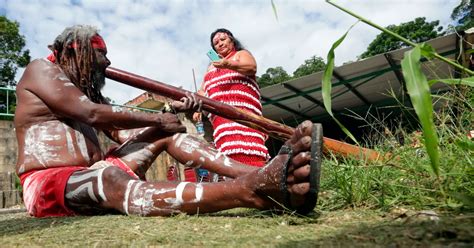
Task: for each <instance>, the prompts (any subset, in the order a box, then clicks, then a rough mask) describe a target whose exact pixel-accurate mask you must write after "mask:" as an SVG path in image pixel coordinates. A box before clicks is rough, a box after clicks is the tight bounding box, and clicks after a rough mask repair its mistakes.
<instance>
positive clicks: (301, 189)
mask: <svg viewBox="0 0 474 248" xmlns="http://www.w3.org/2000/svg"><path fill="white" fill-rule="evenodd" d="M309 188H310V186H309V183H308V182H306V183H297V184H293V185H291V187H289V191H290V193H292V194H295V195H301V196H302V195H304V194H306V193H308V192H309Z"/></svg>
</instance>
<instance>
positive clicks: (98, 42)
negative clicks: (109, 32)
mask: <svg viewBox="0 0 474 248" xmlns="http://www.w3.org/2000/svg"><path fill="white" fill-rule="evenodd" d="M91 45H92V48H102V49H107V46H106V45H105V41H104V39H102V37H100V35H94V36H92V38H91ZM70 47H71V48H77V47H78V46H77V43H76V42H75V41H74V42H73V43H72V44H71V46H70ZM56 53H57V51H56V50H54V52H53V53H51V54H50V55H48V57H47V59H48V60H49V61H51V62H53V63H55V62H56Z"/></svg>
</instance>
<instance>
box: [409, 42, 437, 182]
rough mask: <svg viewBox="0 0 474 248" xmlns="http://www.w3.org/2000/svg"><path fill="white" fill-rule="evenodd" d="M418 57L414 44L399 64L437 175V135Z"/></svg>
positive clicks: (419, 50) (419, 56)
mask: <svg viewBox="0 0 474 248" xmlns="http://www.w3.org/2000/svg"><path fill="white" fill-rule="evenodd" d="M420 58H421V49H420V47H419V46H415V48H413V49H412V50H410V51H407V52H405V56H404V58H403V60H402V63H401V65H402V70H403V77H404V79H405V81H406V86H407V90H408V95H409V96H410V99H411V102H412V104H413V107H414V109H415V112H416V115H417V116H418V119H419V120H420V123H421V127H422V129H423V137H424V143H425V147H426V152H427V153H428V156H429V157H430V160H431V167H432V169H433V172H434V173H435V174H436V175H437V176H439V151H438V135H437V133H436V129H435V125H434V122H433V106H432V101H431V92H430V87H429V85H428V81H427V80H426V76H425V75H424V74H423V73H422V71H421V66H420Z"/></svg>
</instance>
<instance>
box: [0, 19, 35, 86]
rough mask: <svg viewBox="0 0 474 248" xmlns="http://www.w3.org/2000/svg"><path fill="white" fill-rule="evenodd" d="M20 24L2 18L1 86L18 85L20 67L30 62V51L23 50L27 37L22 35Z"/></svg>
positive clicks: (0, 34)
mask: <svg viewBox="0 0 474 248" xmlns="http://www.w3.org/2000/svg"><path fill="white" fill-rule="evenodd" d="M19 26H20V25H19V24H18V22H16V21H10V20H8V19H7V18H6V17H5V16H0V86H6V85H16V82H15V74H16V71H17V69H18V67H25V66H26V65H27V64H28V63H29V62H30V51H29V50H28V49H27V50H23V48H24V47H25V37H24V36H23V35H20V32H19Z"/></svg>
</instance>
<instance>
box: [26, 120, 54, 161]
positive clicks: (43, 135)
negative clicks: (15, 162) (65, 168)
mask: <svg viewBox="0 0 474 248" xmlns="http://www.w3.org/2000/svg"><path fill="white" fill-rule="evenodd" d="M57 128H58V126H51V125H47V124H36V125H32V126H31V127H29V128H28V130H26V132H25V149H24V154H25V157H26V161H25V162H27V163H29V162H32V161H30V159H33V158H34V159H36V160H37V161H38V162H39V163H40V164H41V165H42V166H43V167H45V168H46V167H47V164H48V162H50V161H59V160H60V158H59V155H58V152H59V151H60V150H61V149H62V146H61V145H59V144H60V142H57V143H58V145H55V144H54V142H52V141H59V140H60V139H61V135H55V134H51V133H59V132H54V131H53V132H52V129H57ZM56 131H57V130H56Z"/></svg>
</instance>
